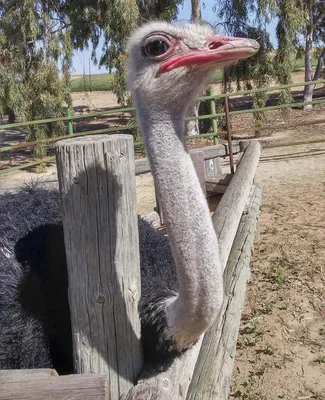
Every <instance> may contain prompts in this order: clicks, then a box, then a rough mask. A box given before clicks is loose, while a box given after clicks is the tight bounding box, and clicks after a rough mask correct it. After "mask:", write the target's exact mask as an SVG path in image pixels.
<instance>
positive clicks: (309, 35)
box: [304, 1, 315, 110]
mask: <svg viewBox="0 0 325 400" xmlns="http://www.w3.org/2000/svg"><path fill="white" fill-rule="evenodd" d="M313 30H314V29H313V6H312V1H310V2H309V7H308V19H307V32H306V48H305V82H308V81H311V80H312V57H313ZM314 86H315V85H306V86H305V90H304V101H312V100H313V92H314ZM311 108H313V106H312V104H308V105H305V106H304V110H308V109H311Z"/></svg>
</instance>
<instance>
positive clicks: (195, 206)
mask: <svg viewBox="0 0 325 400" xmlns="http://www.w3.org/2000/svg"><path fill="white" fill-rule="evenodd" d="M257 50H258V44H257V43H256V42H255V41H254V40H249V39H242V38H229V37H224V36H218V35H215V34H214V33H213V31H212V29H211V28H210V27H208V26H205V25H192V24H186V25H183V26H180V25H171V24H168V23H164V22H154V23H148V24H146V25H144V26H143V27H142V28H140V29H138V30H137V31H136V32H135V33H134V34H133V36H132V37H131V38H130V40H129V42H128V46H127V52H128V57H129V68H128V83H129V88H130V90H131V92H132V96H133V100H134V103H135V106H136V110H137V115H138V119H139V123H140V125H141V128H142V132H143V135H144V140H145V145H146V150H147V154H148V158H149V162H150V166H151V170H152V173H153V176H154V180H155V184H156V187H157V192H158V196H159V199H160V202H161V207H162V210H163V213H164V217H165V223H166V231H167V236H168V239H166V237H165V236H164V235H163V234H162V233H161V232H157V231H155V230H154V229H153V228H151V227H150V226H149V225H148V223H147V222H146V221H145V220H143V219H141V218H140V219H139V235H140V258H141V281H142V283H141V286H142V287H141V291H142V294H141V300H140V304H139V310H140V318H141V327H142V340H143V344H144V350H145V357H146V358H147V359H149V358H151V359H163V358H168V357H176V356H179V355H181V354H182V353H183V352H184V351H186V350H187V349H188V348H190V347H191V346H192V345H193V344H194V343H195V342H196V341H197V339H198V338H199V337H200V335H201V334H202V333H204V332H205V331H206V330H207V329H208V328H209V326H210V325H211V324H212V323H213V322H214V321H215V319H216V318H217V317H218V313H219V311H220V308H221V305H222V301H223V283H222V281H223V278H222V274H223V271H222V266H221V263H220V259H219V251H218V241H217V237H216V234H215V231H214V229H213V225H212V221H211V218H210V213H209V209H208V206H207V203H206V200H205V197H204V195H203V192H202V190H201V187H200V184H199V181H198V178H197V175H196V172H195V169H194V166H193V164H192V161H191V158H190V155H189V153H188V151H187V150H186V147H185V141H184V118H185V115H186V112H187V108H188V106H189V105H190V104H192V102H193V101H194V99H195V97H196V96H197V94H198V93H200V92H202V90H203V88H204V86H205V85H206V84H207V83H208V81H209V79H210V76H211V74H212V73H213V72H214V71H215V70H216V69H217V68H219V69H222V68H223V67H224V66H225V65H227V64H229V63H231V62H234V61H236V60H239V59H242V58H246V57H250V56H251V55H253V54H254V53H256V51H257ZM67 287H68V283H67V270H66V261H65V252H64V242H63V230H62V222H61V209H60V198H59V193H58V192H57V190H54V189H46V188H43V187H41V186H40V185H32V186H30V187H24V188H21V189H20V190H19V191H18V192H17V193H6V194H4V195H2V196H0V369H4V368H11V369H13V368H40V367H42V368H48V367H54V368H56V369H57V370H58V372H59V373H63V374H64V373H70V372H72V344H71V326H70V315H69V306H68V297H67Z"/></svg>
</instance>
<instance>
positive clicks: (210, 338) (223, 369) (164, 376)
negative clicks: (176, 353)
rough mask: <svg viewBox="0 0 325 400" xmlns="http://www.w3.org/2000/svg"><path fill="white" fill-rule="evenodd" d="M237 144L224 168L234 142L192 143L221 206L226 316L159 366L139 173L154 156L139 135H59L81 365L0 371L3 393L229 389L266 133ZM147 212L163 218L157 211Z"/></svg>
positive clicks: (18, 399)
mask: <svg viewBox="0 0 325 400" xmlns="http://www.w3.org/2000/svg"><path fill="white" fill-rule="evenodd" d="M232 148H233V155H234V159H235V160H236V159H237V165H236V171H235V173H234V174H230V173H226V174H225V173H223V174H222V171H221V168H220V161H221V159H224V158H226V157H229V148H228V145H215V146H209V147H205V148H202V149H199V150H196V151H193V152H191V155H192V160H193V163H194V165H195V168H196V170H197V172H198V176H199V179H200V182H201V186H202V189H203V190H204V192H205V193H206V198H207V201H208V203H209V204H210V210H211V211H213V210H215V211H214V213H213V216H212V221H213V225H214V229H215V231H216V233H217V237H218V239H219V243H220V253H221V254H220V256H221V262H222V266H223V268H224V285H225V301H224V304H223V307H222V311H221V316H220V318H219V319H218V322H217V323H216V324H215V326H212V328H211V329H210V330H208V332H206V334H205V335H204V336H203V337H201V338H200V340H199V341H198V343H197V344H196V345H194V346H193V347H192V348H191V349H189V350H188V351H187V352H185V353H184V354H183V355H182V357H181V358H178V359H176V360H174V361H173V362H172V363H171V364H168V365H166V364H163V363H162V364H161V365H159V366H157V367H155V368H154V369H153V368H152V367H151V366H149V365H143V357H142V349H141V341H140V321H139V315H138V309H137V307H138V300H139V296H140V267H139V251H138V225H137V216H136V198H135V174H139V173H145V172H149V171H150V167H149V164H148V161H147V160H146V159H142V160H137V161H136V162H135V161H134V150H133V139H132V136H130V135H125V134H124V135H119V134H117V135H101V136H98V137H96V138H94V137H92V136H90V137H80V138H74V137H73V138H70V139H67V140H64V141H60V142H58V144H57V147H56V159H57V168H58V178H59V183H60V192H61V199H62V207H63V228H64V236H65V247H66V253H67V263H68V276H69V303H70V309H71V322H72V333H73V350H74V369H75V373H76V375H67V376H58V375H57V374H56V372H55V371H53V370H42V369H41V370H19V371H18V370H8V371H0V388H1V389H0V400H4V399H15V400H22V399H24V400H41V399H42V400H43V399H44V398H51V399H55V400H63V399H77V398H78V400H86V399H98V400H104V399H106V400H108V399H111V400H117V399H123V400H131V399H132V400H135V399H143V400H145V399H146V400H147V399H148V400H149V399H152V400H153V399H157V400H158V399H159V400H160V399H169V400H180V399H188V400H190V399H191V400H192V399H207V400H210V399H211V400H212V399H220V400H226V399H227V398H228V394H229V385H230V377H231V371H232V365H233V361H234V357H235V351H236V339H237V334H238V329H239V323H240V316H241V310H242V307H243V302H244V296H245V288H246V282H247V280H248V279H249V276H250V268H249V263H250V256H251V252H252V248H253V242H254V237H255V235H256V232H257V228H258V217H259V211H260V207H261V202H262V189H261V188H260V187H259V186H257V185H256V184H255V183H254V177H255V172H256V168H257V164H258V160H259V156H260V145H259V143H258V142H257V141H243V142H234V143H233V144H232ZM218 166H219V167H218ZM77 215H79V216H82V217H81V218H77ZM148 219H149V220H151V221H152V223H154V224H155V225H156V226H157V225H159V217H158V214H156V213H151V215H150V216H148ZM80 224H82V225H83V228H82V231H83V234H82V235H81V233H80V232H81V225H80ZM202 228H204V227H202ZM159 229H164V226H161V227H160V228H159ZM113 236H114V237H115V239H114V237H113ZM108 244H109V246H110V248H111V249H110V251H109V252H107V251H106V250H107V246H108ZM86 283H87V290H85V288H86ZM108 321H109V324H108ZM87 332H88V334H87ZM89 338H91V340H89ZM108 338H109V339H108Z"/></svg>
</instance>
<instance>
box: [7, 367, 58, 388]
mask: <svg viewBox="0 0 325 400" xmlns="http://www.w3.org/2000/svg"><path fill="white" fill-rule="evenodd" d="M49 376H58V373H57V372H56V371H55V369H50V368H48V369H46V368H44V369H43V368H40V369H3V370H0V387H1V385H2V383H6V382H11V381H23V380H26V379H27V380H29V379H38V378H46V377H49Z"/></svg>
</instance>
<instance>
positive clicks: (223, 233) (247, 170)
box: [212, 141, 261, 266]
mask: <svg viewBox="0 0 325 400" xmlns="http://www.w3.org/2000/svg"><path fill="white" fill-rule="evenodd" d="M260 153H261V147H260V144H259V143H258V142H254V141H251V142H249V144H248V145H247V147H246V150H245V153H244V155H243V156H242V158H241V160H240V163H239V164H238V167H237V170H236V173H235V174H234V176H233V178H232V179H231V182H230V184H229V186H228V189H227V190H226V192H225V194H224V195H223V197H222V199H221V201H220V203H219V205H218V207H217V209H216V211H215V213H214V214H213V216H212V221H213V224H214V226H215V230H216V232H217V235H218V239H219V249H220V258H221V263H222V265H224V266H225V265H226V263H227V257H228V255H229V252H230V249H231V246H232V244H233V241H234V238H235V236H236V232H237V229H238V224H239V221H240V218H241V216H242V214H243V212H244V209H245V206H246V204H247V201H248V198H249V195H250V191H251V188H252V186H253V181H254V177H255V172H256V168H257V164H258V160H259V157H260ZM225 226H226V227H227V229H224V227H225Z"/></svg>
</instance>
